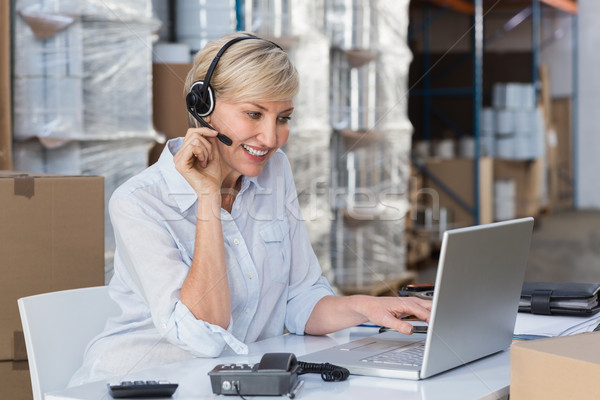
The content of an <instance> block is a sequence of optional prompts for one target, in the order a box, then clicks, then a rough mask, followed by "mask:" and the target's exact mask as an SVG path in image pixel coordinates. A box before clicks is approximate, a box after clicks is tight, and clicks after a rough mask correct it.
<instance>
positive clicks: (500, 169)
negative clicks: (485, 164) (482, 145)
mask: <svg viewBox="0 0 600 400" xmlns="http://www.w3.org/2000/svg"><path fill="white" fill-rule="evenodd" d="M543 167H544V165H543V161H542V160H541V159H536V160H529V161H515V160H501V159H495V160H494V180H501V179H505V180H513V181H514V182H515V189H516V190H515V192H516V194H515V217H516V218H521V217H535V216H537V215H538V214H539V211H540V206H541V204H542V182H541V181H542V179H543V177H544V176H545V175H544V171H543Z"/></svg>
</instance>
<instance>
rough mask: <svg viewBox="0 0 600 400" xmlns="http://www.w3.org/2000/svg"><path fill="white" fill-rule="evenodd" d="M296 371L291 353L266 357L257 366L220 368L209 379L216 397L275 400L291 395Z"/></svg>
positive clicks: (224, 366) (224, 365)
mask: <svg viewBox="0 0 600 400" xmlns="http://www.w3.org/2000/svg"><path fill="white" fill-rule="evenodd" d="M298 368H299V367H298V360H296V356H295V355H294V354H292V353H266V354H265V355H264V356H263V357H262V359H261V360H260V362H259V363H258V364H255V365H249V364H219V365H217V366H216V367H215V368H213V370H212V371H210V372H209V373H208V375H209V376H210V383H211V386H212V390H213V393H215V394H224V395H248V396H270V395H275V396H277V395H284V394H288V393H290V392H291V390H292V388H293V387H294V385H295V384H296V382H297V380H298Z"/></svg>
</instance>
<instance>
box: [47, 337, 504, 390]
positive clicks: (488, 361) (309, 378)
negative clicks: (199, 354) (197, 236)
mask: <svg viewBox="0 0 600 400" xmlns="http://www.w3.org/2000/svg"><path fill="white" fill-rule="evenodd" d="M376 332H377V329H375V328H368V327H363V328H351V329H346V330H343V331H340V332H337V333H334V334H331V335H327V336H297V335H283V336H278V337H274V338H271V339H267V340H263V341H260V342H256V343H252V344H250V345H249V354H248V355H244V356H239V355H235V354H234V353H233V352H230V351H226V352H224V353H223V355H222V356H221V357H219V358H215V359H205V358H196V359H193V360H187V361H183V362H179V363H173V364H167V365H163V366H160V367H157V368H152V369H148V370H145V371H140V372H136V373H134V374H131V375H129V376H125V377H120V378H119V380H118V381H115V380H109V381H98V382H94V383H90V384H86V385H82V386H77V387H73V388H70V389H66V390H62V391H59V392H53V393H48V394H46V397H45V399H46V400H75V399H77V400H97V399H111V397H110V395H109V394H108V391H107V387H106V384H107V383H118V382H119V381H125V380H131V381H134V380H166V381H170V382H176V383H179V388H178V389H177V392H175V395H174V396H173V399H180V400H181V399H215V398H216V399H224V400H227V399H232V400H234V399H239V397H237V396H217V395H214V394H213V393H212V390H211V387H210V379H209V377H208V375H207V374H208V372H209V371H210V370H211V369H212V368H213V367H214V366H215V365H217V364H226V363H248V364H254V363H257V362H259V361H260V358H261V357H262V355H263V354H264V353H269V352H288V353H294V354H296V356H297V357H298V359H299V360H302V355H304V354H308V353H311V352H314V351H318V350H322V349H324V348H327V347H331V346H334V345H337V344H342V343H345V342H348V341H350V340H354V339H359V338H361V337H365V336H370V335H372V334H375V333H376ZM300 379H303V380H304V386H303V387H302V388H301V389H300V391H299V392H298V394H297V396H296V398H297V399H299V400H303V399H324V398H327V399H328V400H335V399H340V400H352V399H366V398H372V399H377V400H384V399H403V400H413V399H427V400H432V399H434V400H435V399H444V400H451V399H460V400H468V399H500V398H503V397H506V396H507V395H508V392H509V382H510V357H509V352H508V351H503V352H501V353H498V354H495V355H493V356H490V357H486V358H484V359H482V360H479V361H476V362H472V363H470V364H467V365H465V366H462V367H459V368H455V369H453V370H451V371H448V372H445V373H443V374H440V375H437V376H434V377H432V378H429V379H426V380H422V381H407V380H400V379H388V378H375V377H367V376H357V375H351V376H350V377H349V378H348V380H346V381H344V382H335V383H331V382H324V381H323V380H321V377H320V376H319V375H317V374H307V375H302V376H300ZM248 398H249V399H269V400H273V399H278V398H287V397H273V396H267V397H257V396H248Z"/></svg>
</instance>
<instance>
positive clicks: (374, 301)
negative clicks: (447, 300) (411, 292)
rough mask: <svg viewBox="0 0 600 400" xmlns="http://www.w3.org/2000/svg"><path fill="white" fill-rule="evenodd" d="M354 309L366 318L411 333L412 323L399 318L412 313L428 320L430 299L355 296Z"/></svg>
mask: <svg viewBox="0 0 600 400" xmlns="http://www.w3.org/2000/svg"><path fill="white" fill-rule="evenodd" d="M355 300H356V303H355V309H356V311H358V312H359V313H360V314H362V315H364V316H365V317H366V318H367V320H369V321H371V322H373V323H374V324H377V325H381V326H384V327H386V328H391V329H395V330H397V331H398V332H402V333H405V334H407V335H410V334H412V332H413V326H412V324H410V323H408V322H406V321H402V320H401V318H404V317H407V316H411V315H414V316H415V317H417V318H418V319H420V320H422V321H427V322H429V315H430V313H431V301H430V300H424V299H419V298H417V297H372V296H357V298H356V299H355Z"/></svg>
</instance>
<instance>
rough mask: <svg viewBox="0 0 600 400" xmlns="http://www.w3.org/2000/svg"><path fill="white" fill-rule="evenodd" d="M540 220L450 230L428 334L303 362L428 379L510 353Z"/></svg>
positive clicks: (351, 346)
mask: <svg viewBox="0 0 600 400" xmlns="http://www.w3.org/2000/svg"><path fill="white" fill-rule="evenodd" d="M532 231H533V218H522V219H516V220H510V221H503V222H497V223H492V224H486V225H477V226H472V227H468V228H460V229H453V230H449V231H446V232H445V233H444V237H443V240H442V248H441V252H440V259H439V264H438V270H437V276H436V280H435V292H434V295H433V305H432V309H431V317H430V321H429V327H428V330H427V334H426V335H425V334H418V333H414V334H413V335H410V336H406V335H403V334H401V333H399V332H395V331H389V332H384V333H381V334H376V335H374V336H371V337H367V338H364V339H360V340H356V341H351V342H349V343H346V344H343V345H339V346H335V347H332V348H329V349H325V350H321V351H318V352H315V353H310V354H307V355H305V356H301V357H299V359H301V360H302V361H306V362H316V363H324V362H329V363H331V364H336V365H340V366H343V367H345V368H348V369H349V370H350V373H352V374H356V375H370V376H381V377H389V378H401V379H413V380H417V379H425V378H428V377H430V376H433V375H436V374H439V373H440V372H444V371H447V370H449V369H452V368H454V367H457V366H460V365H463V364H466V363H468V362H470V361H473V360H476V359H479V358H481V357H485V356H487V355H490V354H493V353H496V352H499V351H501V350H504V349H506V348H507V347H508V346H509V345H510V343H511V341H512V335H513V330H514V326H515V321H516V317H517V310H518V306H519V298H520V294H521V287H522V285H523V279H524V276H525V268H526V266H527V258H528V255H529V244H530V241H531V234H532Z"/></svg>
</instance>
